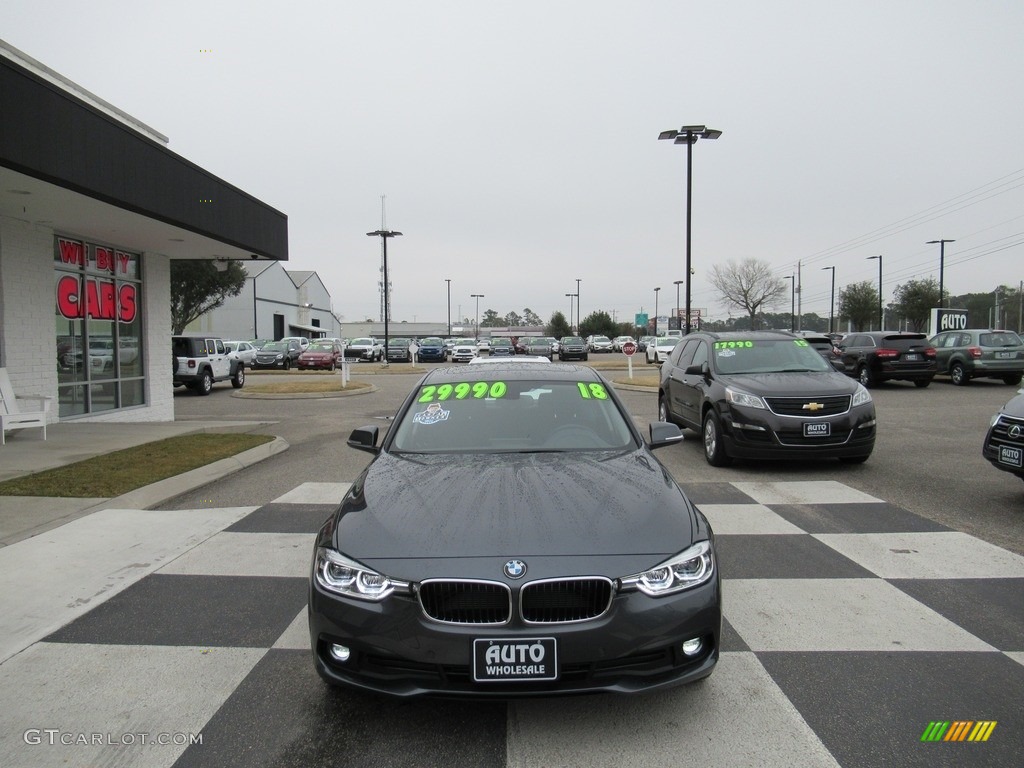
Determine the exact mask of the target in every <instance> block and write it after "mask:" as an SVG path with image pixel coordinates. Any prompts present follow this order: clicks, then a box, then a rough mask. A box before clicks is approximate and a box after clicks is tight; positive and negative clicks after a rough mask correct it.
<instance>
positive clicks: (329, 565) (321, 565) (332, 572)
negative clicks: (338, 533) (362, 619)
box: [313, 547, 409, 602]
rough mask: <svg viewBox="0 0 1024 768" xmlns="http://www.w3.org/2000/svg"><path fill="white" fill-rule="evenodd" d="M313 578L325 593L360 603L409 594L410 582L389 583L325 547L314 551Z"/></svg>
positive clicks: (378, 575)
mask: <svg viewBox="0 0 1024 768" xmlns="http://www.w3.org/2000/svg"><path fill="white" fill-rule="evenodd" d="M313 575H314V577H315V578H316V583H317V584H319V585H320V586H321V587H323V588H324V589H326V590H327V591H329V592H336V593H337V594H339V595H344V596H345V597H355V598H357V599H359V600H371V601H373V602H379V601H381V600H383V599H384V598H385V597H387V596H388V595H390V594H392V593H393V592H402V593H408V592H409V582H407V581H398V580H396V579H389V578H388V577H387V576H385V575H383V574H380V573H377V572H376V571H372V570H370V569H369V568H367V567H365V566H363V565H360V564H359V563H357V562H356V561H355V560H349V559H348V558H347V557H345V556H344V555H342V554H341V553H339V552H335V551H334V550H333V549H328V548H326V547H318V548H317V550H316V564H315V565H314V568H313Z"/></svg>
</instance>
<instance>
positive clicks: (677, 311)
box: [672, 280, 686, 327]
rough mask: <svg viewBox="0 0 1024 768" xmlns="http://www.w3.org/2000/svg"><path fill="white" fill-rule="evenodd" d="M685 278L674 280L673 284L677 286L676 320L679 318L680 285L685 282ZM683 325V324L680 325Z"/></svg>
mask: <svg viewBox="0 0 1024 768" xmlns="http://www.w3.org/2000/svg"><path fill="white" fill-rule="evenodd" d="M685 282H686V281H685V280H673V281H672V285H674V286H675V287H676V321H678V320H679V286H680V285H682V284H683V283H685ZM680 327H682V326H680Z"/></svg>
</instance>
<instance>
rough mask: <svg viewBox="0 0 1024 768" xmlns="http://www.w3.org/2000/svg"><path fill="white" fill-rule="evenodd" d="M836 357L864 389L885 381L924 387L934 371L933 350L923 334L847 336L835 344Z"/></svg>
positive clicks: (881, 333)
mask: <svg viewBox="0 0 1024 768" xmlns="http://www.w3.org/2000/svg"><path fill="white" fill-rule="evenodd" d="M839 355H840V360H841V361H842V364H843V369H844V370H845V371H846V373H847V374H848V375H850V376H853V377H854V378H856V379H857V380H858V381H860V383H861V384H863V385H864V386H865V387H873V386H875V385H876V384H880V383H881V382H883V381H888V380H889V379H897V380H900V381H912V382H914V386H917V387H927V386H928V385H929V384H931V383H932V379H934V378H935V374H936V372H937V371H938V365H937V364H936V362H935V347H933V346H931V345H930V344H929V343H928V337H927V336H925V335H924V334H923V333H902V332H900V331H869V332H867V333H851V334H848V335H847V336H845V337H843V340H842V341H840V342H839Z"/></svg>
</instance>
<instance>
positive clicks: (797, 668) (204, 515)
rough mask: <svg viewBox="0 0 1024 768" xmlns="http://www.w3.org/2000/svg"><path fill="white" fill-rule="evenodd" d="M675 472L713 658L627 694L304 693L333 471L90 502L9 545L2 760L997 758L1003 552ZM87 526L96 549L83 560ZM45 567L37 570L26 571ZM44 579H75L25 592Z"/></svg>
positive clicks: (0, 565)
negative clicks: (66, 520)
mask: <svg viewBox="0 0 1024 768" xmlns="http://www.w3.org/2000/svg"><path fill="white" fill-rule="evenodd" d="M684 487H685V489H686V491H687V493H688V494H689V495H690V497H691V498H692V499H693V501H694V502H695V503H696V504H697V505H698V506H699V507H700V508H701V509H702V511H703V512H704V513H705V514H706V515H707V517H708V518H709V520H710V521H711V523H712V526H713V527H714V529H715V531H716V535H717V537H718V551H719V562H720V567H721V572H722V574H723V577H724V587H723V591H724V600H725V618H726V622H725V627H724V630H725V631H724V637H723V644H722V651H723V652H722V658H721V661H720V663H719V665H718V668H717V669H716V671H715V673H714V674H713V675H712V676H711V677H710V678H708V679H707V680H706V681H704V682H702V683H700V684H697V685H694V686H687V687H683V688H677V689H673V690H670V691H666V692H663V693H659V694H654V695H650V696H645V697H639V698H638V697H616V696H604V697H601V696H597V697H583V698H574V699H557V700H532V701H517V702H514V703H498V702H496V703H482V704H481V703H466V702H448V701H430V702H422V701H416V702H408V703H405V702H403V703H395V702H391V701H387V700H382V699H378V698H375V697H369V696H363V695H359V694H354V693H351V692H348V691H337V690H333V689H329V688H327V687H326V686H325V685H323V684H322V683H321V682H320V680H319V678H317V677H316V675H315V673H314V671H313V668H312V661H311V658H310V653H309V637H308V632H307V627H306V617H305V604H306V593H307V571H308V567H309V561H310V555H311V548H312V545H313V539H314V532H315V531H316V530H317V529H318V528H319V526H320V524H321V523H322V522H323V520H325V519H326V518H327V516H328V515H329V514H330V512H331V511H332V509H333V508H334V506H335V505H336V502H337V500H338V499H339V498H340V497H341V496H342V494H343V493H344V492H345V490H346V488H347V484H344V483H305V484H303V485H300V486H299V487H297V488H296V489H294V490H293V491H291V492H290V493H288V494H286V495H285V496H282V497H281V498H278V499H276V500H274V501H273V502H271V503H269V504H266V505H264V506H261V507H258V508H253V507H246V508H227V509H219V510H202V511H134V510H128V511H124V510H122V511H105V512H102V513H97V514H96V515H93V516H90V517H89V518H83V519H82V520H79V521H76V522H75V523H71V524H69V525H67V526H64V527H63V528H61V529H57V530H56V531H52V532H50V533H49V534H45V535H43V536H40V537H36V538H35V539H31V540H28V541H26V542H20V543H18V544H15V545H12V546H10V547H6V548H4V550H3V551H0V576H2V577H4V584H6V585H7V587H6V588H5V589H4V590H3V597H2V600H3V605H2V606H0V607H2V608H3V611H2V612H3V613H4V614H6V615H7V619H6V622H7V623H6V625H5V627H6V628H7V629H5V632H6V634H7V635H8V640H7V641H6V645H5V646H4V647H3V648H2V649H0V651H2V653H0V659H3V661H2V663H0V765H3V766H33V767H34V768H36V767H41V766H98V765H116V766H147V767H153V766H225V765H246V766H286V765H296V766H316V765H335V764H344V765H346V766H360V765H366V766H380V765H389V766H404V765H410V766H412V765H416V766H424V765H467V766H506V765H508V766H558V765H567V766H569V765H571V766H576V765H588V766H590V765H592V766H615V767H616V768H621V767H622V766H644V767H645V768H650V767H651V766H660V765H666V766H668V765H672V766H676V765H679V764H680V762H681V761H682V762H684V763H686V764H693V765H705V766H738V765H750V766H787V767H789V766H835V765H840V766H846V767H852V766H882V765H893V766H944V765H949V766H954V765H956V766H959V765H971V766H982V765H992V766H1011V765H1012V766H1016V765H1019V764H1020V756H1021V755H1022V754H1024V702H1022V692H1024V589H1022V588H1024V558H1022V557H1020V556H1018V555H1016V554H1013V553H1010V552H1007V551H1006V550H1003V549H1000V548H998V547H995V546H993V545H990V544H988V543H986V542H983V541H981V540H979V539H976V538H973V537H971V536H968V535H966V534H963V533H959V532H957V531H953V530H950V529H948V528H945V527H943V526H941V525H938V524H936V523H934V522H931V521H929V520H926V519H924V518H921V517H919V516H917V515H914V514H911V513H909V512H907V511H905V510H903V509H900V508H899V507H896V506H893V505H891V504H889V503H886V502H885V501H883V500H880V499H877V498H873V497H871V496H869V495H867V494H864V493H861V492H859V491H856V490H854V489H852V488H849V487H847V486H845V485H843V484H841V483H838V482H830V481H814V482H765V483H750V482H734V483H690V484H686V485H684ZM112 524H116V525H118V526H121V527H127V528H129V529H131V528H132V526H133V525H134V526H137V527H138V530H139V531H140V532H142V531H146V532H152V531H153V530H164V529H162V528H161V526H164V528H166V530H164V532H163V533H162V534H161V541H162V542H163V543H162V548H158V549H159V551H154V550H153V545H145V546H142V545H139V544H138V541H136V542H135V543H134V544H132V543H121V544H119V543H117V542H115V543H113V544H109V543H108V539H109V538H110V537H109V536H104V535H99V534H100V533H101V532H102V531H103V530H104V529H106V530H109V529H110V526H111V525H112ZM175 526H178V528H180V529H181V531H179V534H180V535H178V536H177V537H176V536H175ZM186 531H187V535H186V533H184V532H186ZM136 539H137V540H143V541H145V540H146V537H145V536H141V535H140V536H136ZM103 546H107V547H108V549H110V550H111V552H112V553H113V554H111V552H107V553H106V555H105V556H106V557H108V558H109V557H113V560H114V562H113V564H111V562H110V561H109V559H108V560H103V565H102V567H92V568H91V567H90V563H94V562H95V561H96V560H97V559H98V557H99V556H98V554H96V553H97V552H99V550H100V549H101V548H102V547H103ZM90 547H92V548H93V549H94V550H95V552H93V553H92V554H93V556H90V552H91V550H90ZM147 547H148V548H147ZM19 548H20V549H19ZM68 558H72V560H73V562H72V563H70V564H69V563H68V562H67V559H68ZM74 558H77V559H74ZM122 561H123V562H122ZM28 563H34V570H33V573H32V576H33V577H34V578H33V579H32V580H30V581H26V582H24V583H19V582H17V581H16V577H15V575H14V574H16V573H21V571H23V570H24V569H26V568H27V567H28V566H27V564H28ZM42 571H50V572H51V573H54V572H55V574H56V575H55V577H54V578H53V580H52V581H45V579H44V584H47V585H51V586H49V587H44V588H43V589H38V587H32V586H31V585H33V584H38V581H39V579H40V578H42V577H41V576H40V575H39V574H40V572H42ZM67 576H71V577H72V578H73V579H74V580H75V581H76V584H80V585H81V589H82V590H84V591H83V593H82V594H81V595H77V596H76V595H75V593H74V590H73V589H72V590H71V591H70V592H67V593H64V592H61V593H59V594H55V595H51V596H49V597H48V596H47V595H46V594H43V593H45V591H46V589H50V588H53V589H56V587H52V585H55V584H65V583H66V581H67ZM11 579H14V581H12V580H11ZM33 589H37V590H38V591H39V592H40V594H38V595H31V594H30V595H29V596H26V594H25V593H26V592H29V593H31V591H32V590H33ZM47 600H49V602H47ZM50 613H55V614H56V615H57V616H58V617H59V619H58V620H57V621H56V622H55V624H56V625H54V623H53V622H52V620H51V619H50V618H49V616H42V615H41V614H50ZM48 621H49V622H51V623H50V624H48V623H47V622H48ZM936 720H951V721H952V720H973V721H981V720H990V721H996V722H997V723H998V725H997V726H996V727H995V729H994V731H993V732H992V734H991V736H990V737H989V739H988V741H986V742H983V743H971V742H955V743H954V742H940V743H928V742H922V741H921V736H922V734H923V732H924V731H925V729H926V727H927V726H928V724H929V723H930V722H932V721H936ZM48 730H49V731H57V733H55V734H49V733H47V731H48ZM36 731H38V732H40V733H38V734H37V733H35V732H36ZM190 734H201V738H202V743H201V744H191V745H190V744H187V743H182V742H184V741H185V740H186V739H187V738H189V735H190ZM83 735H84V737H85V738H86V740H93V741H94V740H95V739H96V735H99V736H100V741H101V743H88V744H83V743H82V738H83ZM161 735H163V736H164V739H165V740H168V741H171V742H172V743H169V744H152V743H145V744H143V743H142V741H143V739H146V740H147V741H152V740H153V739H155V738H160V737H161ZM62 740H68V741H72V742H73V743H71V744H63V743H61V741H62ZM51 741H53V742H55V743H52V744H51V743H50V742H51ZM126 741H130V742H131V743H125V742H126Z"/></svg>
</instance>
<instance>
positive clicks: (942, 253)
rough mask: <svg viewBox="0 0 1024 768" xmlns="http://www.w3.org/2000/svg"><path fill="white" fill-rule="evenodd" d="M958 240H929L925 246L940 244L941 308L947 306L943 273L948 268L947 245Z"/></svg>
mask: <svg viewBox="0 0 1024 768" xmlns="http://www.w3.org/2000/svg"><path fill="white" fill-rule="evenodd" d="M955 242H956V240H929V241H928V242H927V243H925V245H935V243H938V244H939V306H940V307H944V306H946V299H945V298H944V297H943V294H942V273H943V271H944V270H945V268H946V243H955Z"/></svg>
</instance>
